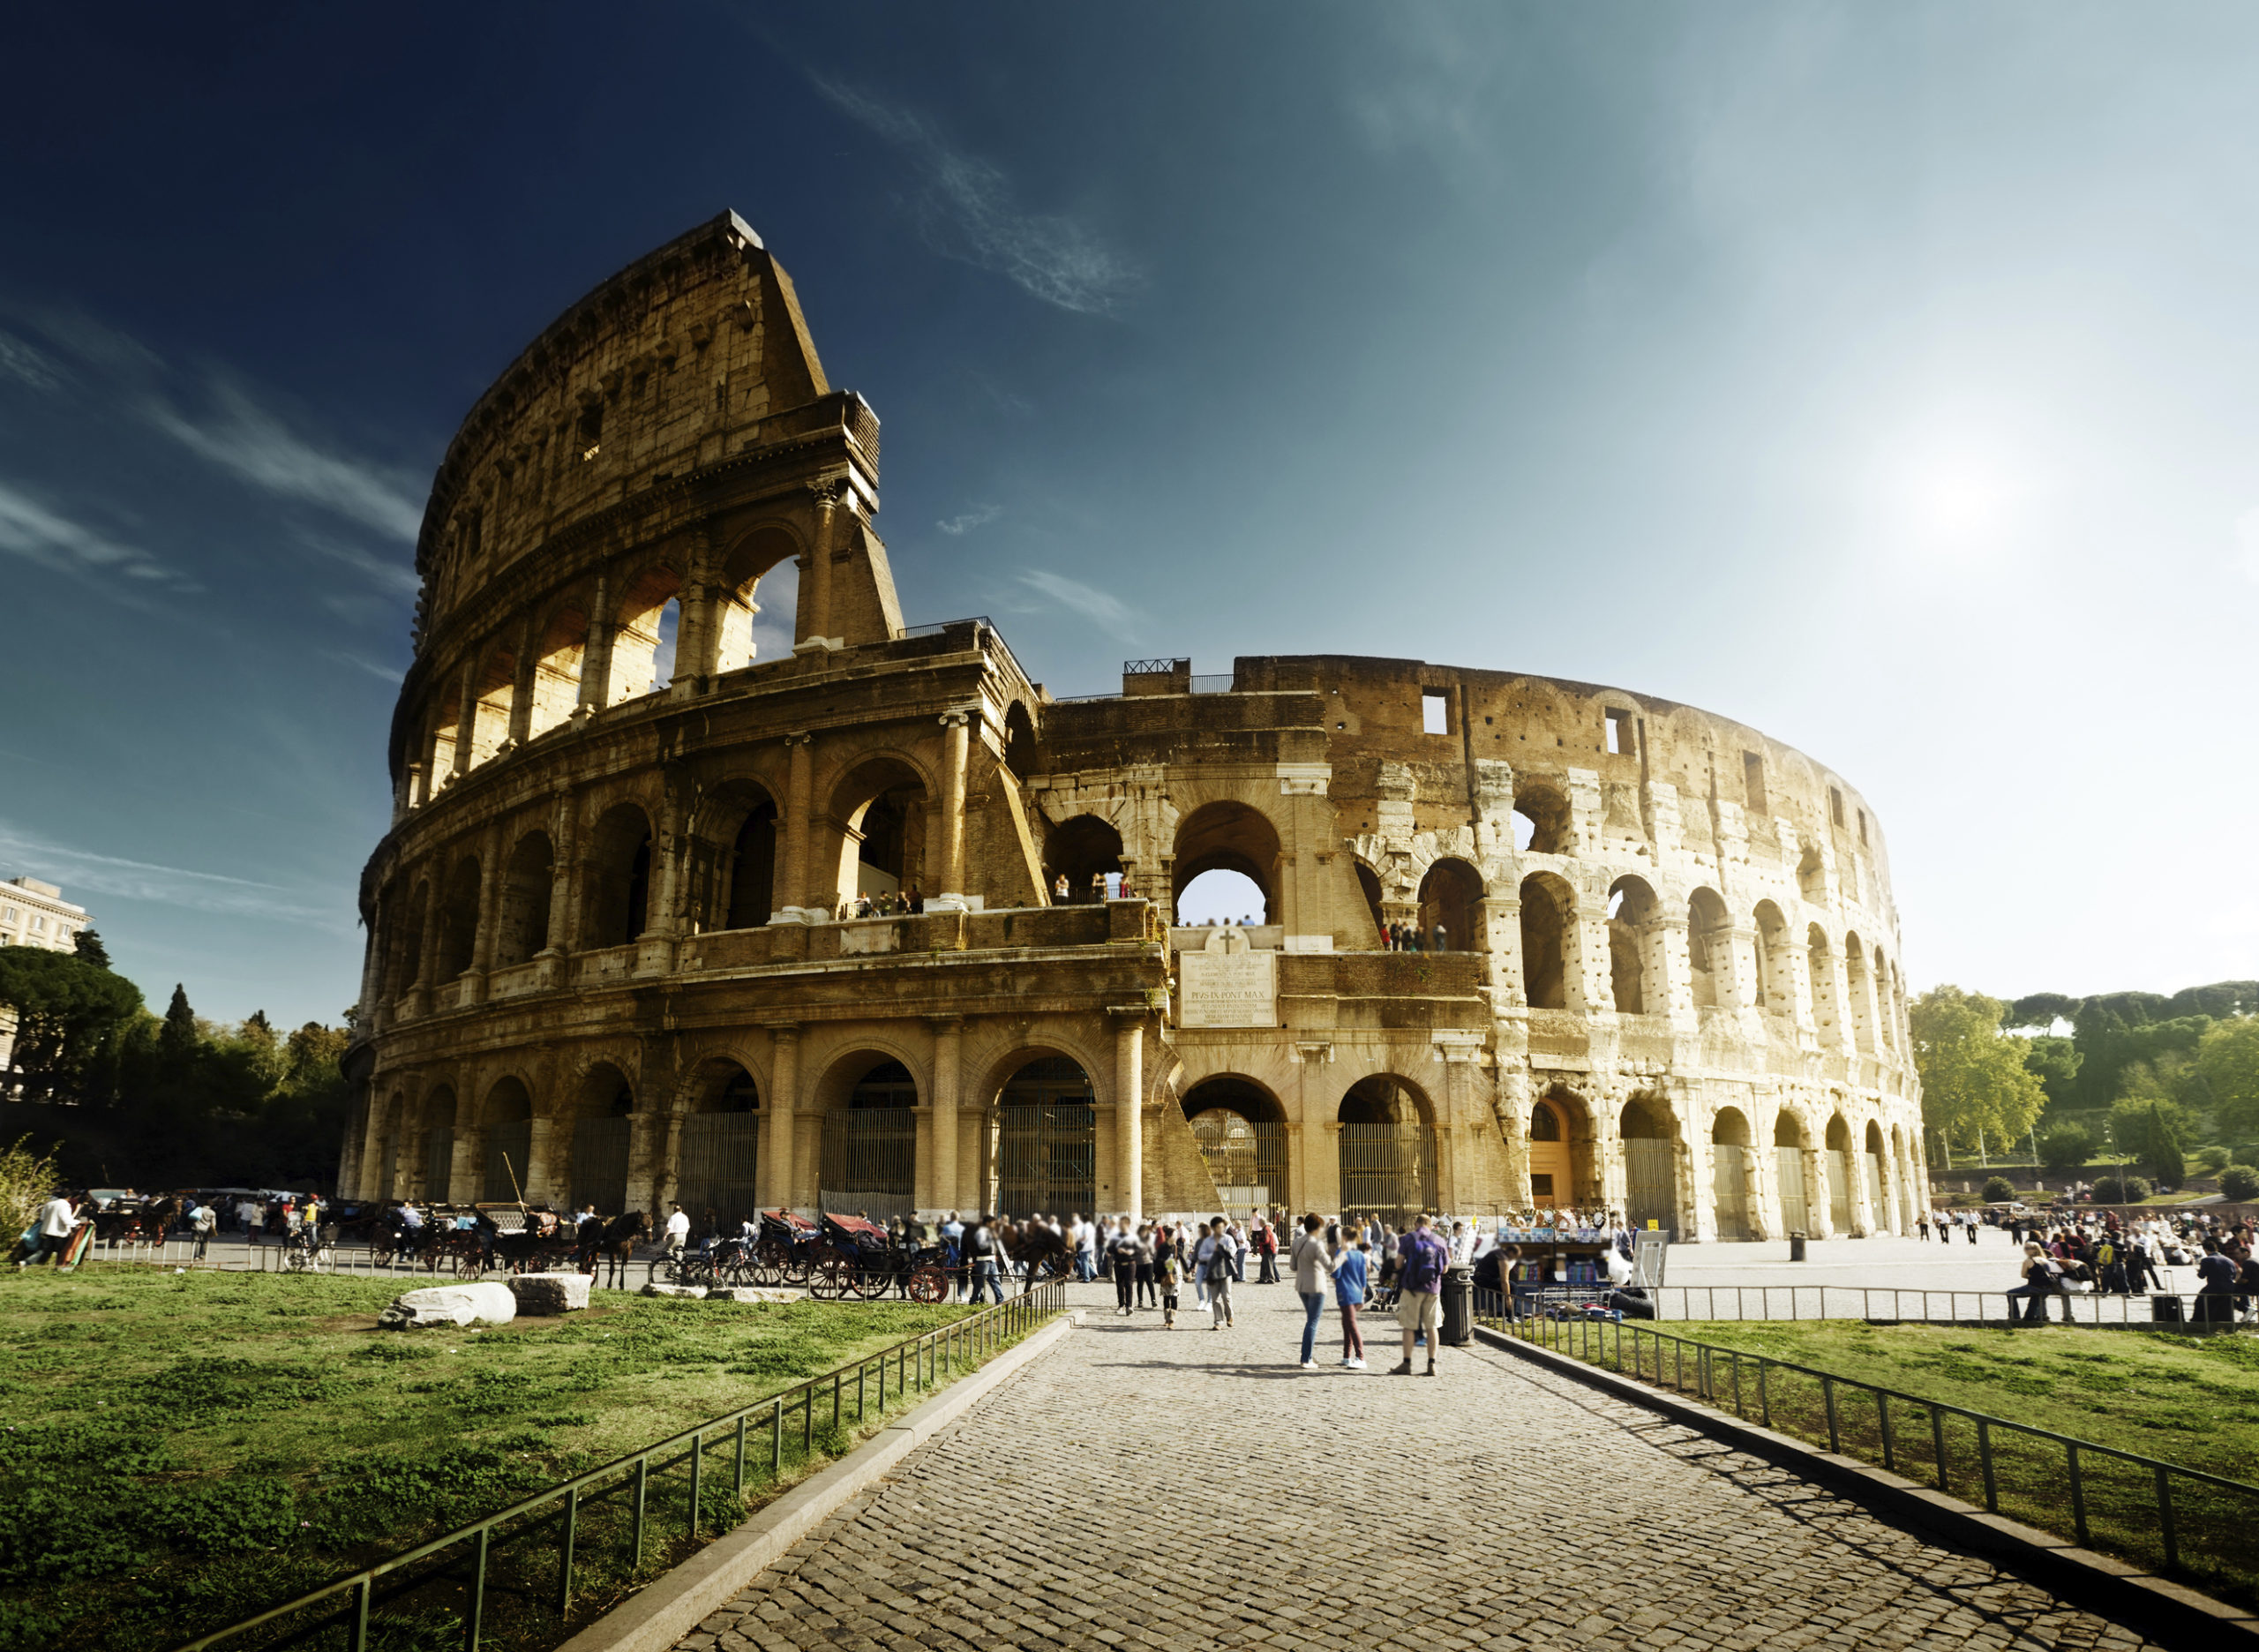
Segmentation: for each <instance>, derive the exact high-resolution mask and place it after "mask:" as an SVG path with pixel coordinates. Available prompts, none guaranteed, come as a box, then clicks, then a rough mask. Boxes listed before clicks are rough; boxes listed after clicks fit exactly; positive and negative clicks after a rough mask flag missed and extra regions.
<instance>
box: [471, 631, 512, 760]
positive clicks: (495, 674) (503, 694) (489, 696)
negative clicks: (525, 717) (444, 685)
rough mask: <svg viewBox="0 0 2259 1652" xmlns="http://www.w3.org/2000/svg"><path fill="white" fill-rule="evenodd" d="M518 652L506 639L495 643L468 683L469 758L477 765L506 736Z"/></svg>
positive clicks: (494, 750)
mask: <svg viewBox="0 0 2259 1652" xmlns="http://www.w3.org/2000/svg"><path fill="white" fill-rule="evenodd" d="M471 687H472V693H473V695H474V696H475V697H474V698H473V700H472V702H471V707H470V762H471V767H473V768H477V766H478V765H479V764H480V763H483V762H485V761H486V760H487V759H488V758H490V757H492V755H494V754H495V753H496V752H497V751H499V750H500V749H501V746H502V742H503V741H505V740H508V739H509V738H510V708H511V705H512V703H513V702H514V700H515V699H516V697H517V687H518V654H517V650H515V649H514V648H511V647H510V646H509V645H508V644H507V643H497V644H495V646H494V647H493V648H492V649H490V650H488V651H487V655H486V659H485V662H484V665H483V666H482V667H481V669H480V672H479V674H478V676H477V679H476V680H474V681H473V683H472V685H471Z"/></svg>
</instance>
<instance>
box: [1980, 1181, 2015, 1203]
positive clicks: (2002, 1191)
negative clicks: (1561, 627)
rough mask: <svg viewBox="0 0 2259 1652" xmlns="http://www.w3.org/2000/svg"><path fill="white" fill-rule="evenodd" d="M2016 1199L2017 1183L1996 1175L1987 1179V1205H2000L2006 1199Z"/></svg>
mask: <svg viewBox="0 0 2259 1652" xmlns="http://www.w3.org/2000/svg"><path fill="white" fill-rule="evenodd" d="M2012 1198H2015V1183H2013V1182H2011V1181H2009V1180H2008V1178H2007V1177H2006V1176H2004V1175H1996V1176H1986V1177H1985V1203H1986V1204H1987V1205H1998V1204H2000V1202H2001V1201H2002V1200H2004V1199H2012Z"/></svg>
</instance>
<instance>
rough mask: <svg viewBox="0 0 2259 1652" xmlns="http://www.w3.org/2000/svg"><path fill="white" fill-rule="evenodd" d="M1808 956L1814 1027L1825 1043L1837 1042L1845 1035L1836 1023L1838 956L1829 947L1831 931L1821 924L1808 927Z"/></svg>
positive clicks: (1806, 947)
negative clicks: (1836, 962)
mask: <svg viewBox="0 0 2259 1652" xmlns="http://www.w3.org/2000/svg"><path fill="white" fill-rule="evenodd" d="M1805 959H1806V970H1805V972H1806V975H1807V977H1808V979H1809V980H1810V982H1811V1000H1812V1001H1811V1005H1810V1008H1811V1010H1812V1028H1813V1030H1814V1032H1816V1033H1817V1034H1818V1035H1819V1038H1820V1042H1821V1043H1822V1044H1833V1043H1835V1041H1836V1040H1838V1039H1839V1038H1840V1037H1841V1036H1842V1033H1841V1032H1840V1030H1839V1029H1838V1028H1837V1027H1836V1025H1835V954H1834V953H1833V952H1831V951H1830V950H1829V949H1828V945H1827V931H1826V930H1824V929H1822V928H1821V927H1820V926H1819V925H1818V924H1812V925H1809V926H1807V927H1806V928H1805Z"/></svg>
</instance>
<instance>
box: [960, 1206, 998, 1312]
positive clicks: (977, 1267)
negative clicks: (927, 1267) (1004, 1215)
mask: <svg viewBox="0 0 2259 1652" xmlns="http://www.w3.org/2000/svg"><path fill="white" fill-rule="evenodd" d="M994 1224H995V1218H994V1217H993V1216H979V1217H975V1218H974V1219H973V1223H972V1227H971V1228H969V1229H968V1230H967V1231H966V1233H965V1235H964V1259H965V1262H966V1264H967V1265H968V1266H969V1267H970V1268H971V1269H972V1297H971V1300H972V1301H973V1302H976V1303H977V1302H979V1300H980V1293H981V1291H982V1290H983V1289H984V1288H985V1289H987V1292H988V1293H989V1294H990V1295H992V1296H993V1297H994V1299H995V1300H996V1301H997V1302H998V1303H1002V1302H1003V1300H1004V1285H1003V1281H1002V1279H1001V1278H999V1277H998V1274H997V1271H996V1257H997V1252H998V1251H999V1250H1000V1249H1001V1247H1000V1246H999V1245H998V1244H997V1243H996V1232H995V1225H994Z"/></svg>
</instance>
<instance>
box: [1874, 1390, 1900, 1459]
mask: <svg viewBox="0 0 2259 1652" xmlns="http://www.w3.org/2000/svg"><path fill="white" fill-rule="evenodd" d="M1874 1415H1875V1421H1876V1422H1877V1423H1879V1424H1880V1426H1881V1429H1882V1466H1883V1467H1884V1468H1888V1469H1889V1470H1890V1471H1891V1472H1892V1473H1894V1474H1895V1473H1896V1472H1897V1470H1898V1460H1897V1457H1896V1456H1895V1454H1894V1453H1892V1451H1891V1449H1890V1396H1889V1395H1888V1394H1887V1393H1883V1391H1882V1390H1881V1389H1880V1388H1878V1389H1876V1390H1875V1391H1874Z"/></svg>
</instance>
